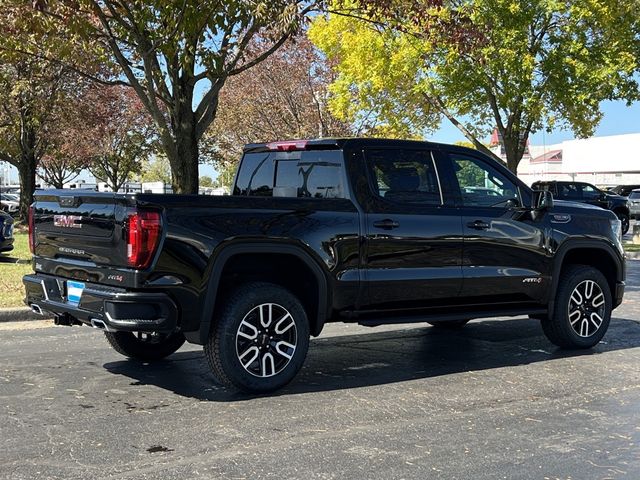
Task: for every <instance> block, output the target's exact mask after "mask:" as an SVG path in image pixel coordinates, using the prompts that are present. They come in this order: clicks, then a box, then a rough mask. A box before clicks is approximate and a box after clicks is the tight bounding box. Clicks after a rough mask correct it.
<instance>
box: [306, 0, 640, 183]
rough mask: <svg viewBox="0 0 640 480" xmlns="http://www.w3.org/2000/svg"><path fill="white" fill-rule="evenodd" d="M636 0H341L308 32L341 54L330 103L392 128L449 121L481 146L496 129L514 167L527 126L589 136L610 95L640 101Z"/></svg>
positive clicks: (346, 115)
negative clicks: (370, 116) (375, 118)
mask: <svg viewBox="0 0 640 480" xmlns="http://www.w3.org/2000/svg"><path fill="white" fill-rule="evenodd" d="M637 6H638V4H637V2H635V1H634V0H601V1H597V2H594V1H591V0H554V1H547V0H536V1H527V2H524V1H520V0H472V1H468V2H442V1H414V0H392V1H390V0H373V1H366V2H365V1H356V0H353V1H351V0H335V1H332V2H330V4H329V6H328V11H329V13H328V14H327V15H325V16H320V17H318V18H316V19H315V20H314V21H313V25H312V26H311V29H310V32H309V35H310V37H311V39H312V40H313V41H314V43H315V44H316V45H317V46H318V47H320V48H321V49H322V50H323V52H324V53H325V54H326V55H327V57H328V58H329V59H333V60H334V61H335V62H337V72H338V78H337V80H336V81H335V82H334V83H333V85H332V87H331V92H332V103H331V105H332V109H333V111H334V112H335V113H336V114H337V115H339V116H340V117H341V118H343V119H344V120H346V121H349V120H352V119H354V118H357V117H358V116H359V115H361V114H362V112H363V111H368V110H369V109H370V108H372V107H373V108H374V109H375V114H376V115H377V116H378V117H379V118H380V119H381V120H382V121H383V122H384V123H386V124H387V125H388V127H389V128H388V130H389V132H390V133H392V134H396V135H400V136H406V135H411V134H414V135H421V134H423V132H424V131H425V130H427V131H428V130H431V129H433V128H434V127H435V126H437V125H439V124H440V122H441V120H442V119H443V118H445V119H448V120H449V121H450V122H451V123H452V124H453V125H455V126H456V127H457V128H458V129H459V130H460V131H461V132H462V133H463V135H464V136H465V137H466V138H467V139H468V140H469V141H471V142H472V143H473V144H474V146H476V148H478V149H479V150H482V151H484V152H485V153H488V154H489V155H492V153H491V152H490V151H489V150H488V149H487V148H486V147H485V146H484V145H483V143H482V139H483V138H484V137H486V136H487V134H488V133H489V132H490V131H491V130H492V129H493V128H494V127H495V128H497V129H498V131H499V133H500V134H501V136H502V139H503V141H504V147H505V153H506V157H507V165H508V167H509V168H510V169H511V170H512V171H513V172H516V170H517V166H518V163H519V162H520V159H521V158H522V155H523V152H524V150H525V146H526V144H527V141H528V138H529V136H530V134H531V133H533V132H536V131H538V130H540V129H543V128H546V129H548V130H551V129H553V128H555V127H564V128H570V129H572V130H573V131H574V133H575V134H576V135H577V136H579V137H585V136H589V135H591V134H592V133H593V131H594V129H595V127H596V126H597V124H598V123H599V121H600V119H601V118H602V112H601V110H600V103H601V102H602V101H603V100H619V99H622V100H626V101H628V102H632V101H635V100H638V99H639V98H640V91H639V89H638V77H637V74H638V72H639V70H640V63H639V59H640V16H638V14H637Z"/></svg>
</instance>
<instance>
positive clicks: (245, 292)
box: [204, 282, 309, 393]
mask: <svg viewBox="0 0 640 480" xmlns="http://www.w3.org/2000/svg"><path fill="white" fill-rule="evenodd" d="M219 312H220V313H219V315H218V316H217V318H216V319H215V320H216V321H215V324H214V327H213V331H212V332H211V335H210V337H209V341H208V342H207V343H206V344H205V346H204V351H205V355H206V357H207V361H208V362H209V366H210V367H211V370H212V372H213V374H214V376H215V377H216V379H217V380H218V381H219V382H220V383H222V384H223V385H226V386H231V387H234V388H237V389H239V390H242V391H244V392H249V393H262V392H269V391H273V390H276V389H278V388H281V387H283V386H284V385H286V384H287V383H289V382H290V381H291V380H292V379H293V377H294V376H295V375H296V374H297V373H298V371H299V370H300V368H301V367H302V364H303V362H304V359H305V357H306V356H307V350H308V348H309V323H308V320H307V315H306V313H305V311H304V308H303V307H302V304H301V303H300V301H299V300H298V299H297V298H296V297H295V296H294V295H293V294H292V293H291V292H290V291H289V290H287V289H285V288H283V287H280V286H279V285H274V284H270V283H262V282H253V283H247V284H245V285H243V286H241V287H240V288H238V289H237V290H236V291H235V292H234V293H233V294H232V295H231V296H230V297H229V299H228V300H227V301H226V303H225V304H224V306H223V307H222V309H221V310H220V311H219Z"/></svg>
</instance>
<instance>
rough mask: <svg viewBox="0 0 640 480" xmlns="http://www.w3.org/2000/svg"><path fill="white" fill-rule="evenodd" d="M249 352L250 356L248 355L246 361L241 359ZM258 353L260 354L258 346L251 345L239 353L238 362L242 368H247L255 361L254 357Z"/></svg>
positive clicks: (256, 356)
mask: <svg viewBox="0 0 640 480" xmlns="http://www.w3.org/2000/svg"><path fill="white" fill-rule="evenodd" d="M250 353H251V356H250V357H249V360H247V361H246V362H244V361H243V359H244V357H246V356H247V355H249V354H250ZM258 355H260V350H259V349H258V347H256V346H251V347H249V348H248V349H247V350H246V351H245V352H244V353H243V354H242V355H240V356H239V357H238V360H240V363H242V366H243V367H244V368H249V366H250V365H251V364H252V363H253V362H255V360H256V358H258Z"/></svg>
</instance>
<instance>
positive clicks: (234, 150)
mask: <svg viewBox="0 0 640 480" xmlns="http://www.w3.org/2000/svg"><path fill="white" fill-rule="evenodd" d="M334 79H335V76H334V74H333V71H332V69H331V65H330V64H328V63H327V62H326V60H325V59H324V58H323V57H322V56H321V54H320V52H319V51H318V50H317V49H315V48H314V47H313V45H312V44H311V42H310V41H309V40H308V39H307V38H306V37H305V36H298V37H295V38H292V39H290V40H288V41H287V42H286V43H285V44H284V45H283V46H282V47H281V48H280V49H279V50H278V51H277V52H275V53H273V54H272V55H271V56H270V57H269V58H267V59H265V60H264V61H263V62H261V63H260V64H259V65H256V66H255V67H253V68H252V69H251V70H250V71H246V72H243V73H241V74H239V75H237V76H235V77H233V78H231V79H229V81H228V82H227V83H226V85H225V86H224V88H223V89H222V91H221V92H220V107H219V109H218V114H217V119H216V122H214V124H213V125H212V127H211V128H210V129H209V130H208V132H207V134H206V136H205V140H206V144H205V145H206V147H207V150H208V152H209V156H210V158H211V159H212V160H213V162H214V163H215V165H216V166H217V168H218V170H219V171H221V172H223V171H226V170H228V169H230V168H231V169H233V168H234V167H235V166H236V165H237V163H238V161H239V160H240V158H241V156H242V147H243V146H244V145H245V144H246V143H252V142H270V141H274V140H285V139H292V138H314V137H331V136H349V135H353V134H356V133H357V129H358V127H357V126H356V125H353V124H350V123H347V122H344V121H341V120H338V119H337V118H336V117H335V116H334V115H333V114H332V113H331V112H330V111H329V106H328V94H329V92H328V86H329V85H330V84H331V82H332V81H333V80H334ZM226 178H232V177H231V176H229V175H226Z"/></svg>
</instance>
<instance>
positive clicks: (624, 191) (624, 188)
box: [609, 185, 640, 197]
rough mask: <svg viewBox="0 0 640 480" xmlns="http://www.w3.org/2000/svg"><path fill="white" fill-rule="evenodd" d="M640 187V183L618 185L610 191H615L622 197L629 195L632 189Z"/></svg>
mask: <svg viewBox="0 0 640 480" xmlns="http://www.w3.org/2000/svg"><path fill="white" fill-rule="evenodd" d="M637 188H640V185H616V186H615V187H613V188H611V189H610V190H609V193H615V194H616V195H620V196H622V197H628V196H629V195H630V194H631V192H632V191H634V190H636V189H637Z"/></svg>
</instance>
